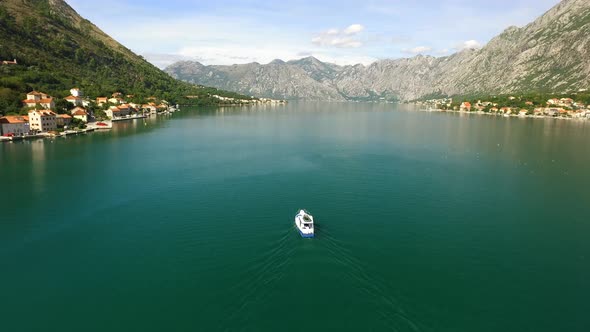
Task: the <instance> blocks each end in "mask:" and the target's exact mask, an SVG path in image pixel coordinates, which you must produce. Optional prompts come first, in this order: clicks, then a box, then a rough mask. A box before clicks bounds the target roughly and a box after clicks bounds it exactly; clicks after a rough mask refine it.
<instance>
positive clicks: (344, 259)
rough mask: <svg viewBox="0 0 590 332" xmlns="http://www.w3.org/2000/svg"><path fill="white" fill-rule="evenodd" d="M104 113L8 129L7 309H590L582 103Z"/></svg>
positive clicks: (319, 313) (352, 315) (372, 322)
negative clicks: (80, 128) (106, 124)
mask: <svg viewBox="0 0 590 332" xmlns="http://www.w3.org/2000/svg"><path fill="white" fill-rule="evenodd" d="M115 127H116V128H114V129H113V130H112V131H111V132H103V133H92V134H88V135H85V136H80V137H72V138H67V139H56V140H54V141H51V140H45V141H33V142H24V143H4V144H0V189H1V192H2V199H1V201H0V330H1V331H6V332H12V331H60V332H61V331H388V330H391V331H449V332H450V331H490V332H492V331H493V332H497V331H518V332H521V331H535V332H539V331H548V332H549V331H551V332H553V331H568V332H571V331H580V332H586V331H590V122H577V121H563V120H533V119H506V118H500V117H497V118H496V117H488V116H478V115H463V116H461V115H458V114H444V113H427V112H415V111H409V110H408V109H404V107H401V106H392V105H377V104H356V103H355V104H338V103H331V104H319V103H318V104H316V103H291V104H289V105H287V106H285V107H274V108H273V107H260V108H244V109H238V108H234V109H211V110H205V111H203V110H201V111H199V112H198V111H195V110H193V111H190V110H188V109H185V110H184V111H183V112H181V113H176V114H174V115H173V116H170V117H167V118H163V117H162V118H158V119H148V120H147V121H145V122H144V121H136V122H128V123H119V124H116V125H115ZM301 208H305V209H307V210H309V211H310V212H311V213H312V214H313V215H314V216H315V218H316V220H317V230H316V232H317V237H316V238H315V239H312V240H304V239H301V238H300V236H299V234H298V233H297V231H296V229H295V228H294V225H293V218H294V215H295V213H296V212H297V211H298V209H301Z"/></svg>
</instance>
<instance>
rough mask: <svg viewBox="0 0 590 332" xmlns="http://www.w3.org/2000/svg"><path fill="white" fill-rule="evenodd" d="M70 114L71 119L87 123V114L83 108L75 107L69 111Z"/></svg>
mask: <svg viewBox="0 0 590 332" xmlns="http://www.w3.org/2000/svg"><path fill="white" fill-rule="evenodd" d="M70 114H71V115H72V117H74V119H79V120H82V121H84V122H88V112H87V111H86V109H85V108H84V107H80V106H78V107H75V108H73V109H71V110H70Z"/></svg>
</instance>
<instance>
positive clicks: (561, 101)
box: [415, 89, 590, 120]
mask: <svg viewBox="0 0 590 332" xmlns="http://www.w3.org/2000/svg"><path fill="white" fill-rule="evenodd" d="M578 92H579V93H584V94H585V93H586V92H587V90H586V89H580V90H579V91H578ZM576 95H577V93H573V96H574V97H575V96H576ZM494 99H498V101H482V100H480V99H478V100H477V101H475V100H473V101H460V102H458V101H457V100H456V99H453V98H440V99H430V100H425V101H418V102H416V103H415V104H416V105H418V106H419V107H420V108H421V109H422V110H426V111H431V112H433V111H434V112H459V113H476V114H488V115H498V116H504V117H523V118H527V117H530V118H558V119H580V120H588V119H590V105H588V104H587V103H584V102H583V101H581V100H576V99H574V98H571V97H566V98H550V99H543V100H542V101H540V100H535V101H533V100H532V98H531V100H529V99H527V98H526V97H516V96H508V97H502V98H498V97H495V98H494ZM537 99H538V98H537Z"/></svg>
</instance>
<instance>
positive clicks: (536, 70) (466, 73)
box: [166, 0, 590, 101]
mask: <svg viewBox="0 0 590 332" xmlns="http://www.w3.org/2000/svg"><path fill="white" fill-rule="evenodd" d="M588 60H590V1H588V0H563V1H561V2H560V3H559V4H557V5H556V6H555V7H553V8H552V9H551V10H549V11H548V12H547V13H545V14H544V15H542V16H541V17H539V18H538V19H537V20H535V21H534V22H532V23H530V24H528V25H526V26H524V27H522V28H518V27H509V28H508V29H506V30H505V31H504V32H502V33H501V34H500V35H498V36H497V37H495V38H493V39H492V40H491V41H490V42H489V43H488V44H487V45H485V46H484V47H483V48H481V49H468V50H463V51H460V52H458V53H455V54H452V55H450V56H446V57H438V58H436V57H432V56H423V55H418V56H416V57H413V58H404V59H385V60H380V61H377V62H375V63H372V64H371V65H369V66H363V65H354V66H338V65H335V64H330V63H324V62H321V61H320V60H318V59H315V58H313V57H308V58H303V59H300V60H293V61H288V62H284V61H281V60H275V61H272V62H271V63H269V64H266V65H261V64H258V63H250V64H244V65H232V66H204V65H202V64H200V63H198V62H190V61H184V62H178V63H175V64H173V65H171V66H169V67H168V68H166V72H168V73H169V74H170V75H172V76H173V77H175V78H178V79H182V80H185V81H188V82H191V83H197V84H205V85H211V86H215V87H218V88H223V89H229V90H234V91H238V92H241V93H244V94H250V95H258V96H264V97H272V98H284V99H308V100H336V101H338V100H379V99H386V100H412V99H417V98H421V97H424V96H428V95H456V94H476V93H486V94H490V93H494V94H501V93H513V92H525V91H527V92H528V91H565V90H571V89H578V88H587V87H588V86H589V85H590V75H589V74H590V61H588Z"/></svg>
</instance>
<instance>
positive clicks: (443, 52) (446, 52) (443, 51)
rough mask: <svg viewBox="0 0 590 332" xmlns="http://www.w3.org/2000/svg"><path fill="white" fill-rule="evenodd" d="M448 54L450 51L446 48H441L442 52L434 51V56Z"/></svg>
mask: <svg viewBox="0 0 590 332" xmlns="http://www.w3.org/2000/svg"><path fill="white" fill-rule="evenodd" d="M450 52H451V50H449V49H448V48H443V49H442V50H438V51H436V54H438V55H445V54H449V53H450Z"/></svg>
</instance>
